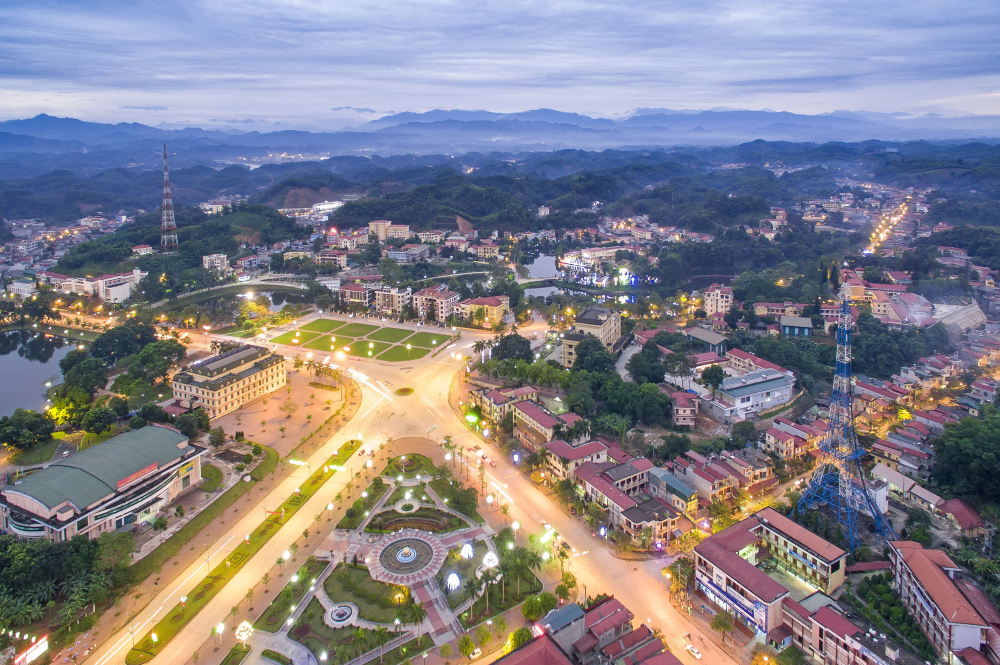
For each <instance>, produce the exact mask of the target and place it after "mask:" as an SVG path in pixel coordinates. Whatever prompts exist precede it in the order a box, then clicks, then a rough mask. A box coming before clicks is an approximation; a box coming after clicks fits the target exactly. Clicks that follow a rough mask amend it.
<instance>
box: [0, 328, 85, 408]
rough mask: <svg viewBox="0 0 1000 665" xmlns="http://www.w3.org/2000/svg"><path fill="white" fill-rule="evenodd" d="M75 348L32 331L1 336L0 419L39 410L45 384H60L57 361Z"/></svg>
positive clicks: (67, 342)
mask: <svg viewBox="0 0 1000 665" xmlns="http://www.w3.org/2000/svg"><path fill="white" fill-rule="evenodd" d="M75 344H76V343H75V342H74V341H73V340H69V339H64V338H62V337H55V336H47V335H45V333H38V332H35V331H33V330H31V331H29V330H14V331H10V332H4V333H0V377H3V380H2V381H0V415H8V414H11V413H13V412H14V409H17V408H21V409H40V408H42V406H43V405H44V402H45V382H46V381H52V382H53V383H55V382H57V381H59V378H60V371H59V361H60V360H62V359H63V357H65V355H66V354H67V353H69V352H70V351H72V350H73V349H74V348H75Z"/></svg>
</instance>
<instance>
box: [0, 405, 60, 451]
mask: <svg viewBox="0 0 1000 665" xmlns="http://www.w3.org/2000/svg"><path fill="white" fill-rule="evenodd" d="M54 431H55V426H54V425H53V423H52V420H51V419H50V418H49V417H48V416H47V415H45V414H42V413H38V412H37V411H30V410H27V409H14V413H13V415H10V416H3V417H2V418H0V444H3V445H8V446H11V447H12V448H19V449H21V450H25V449H27V448H31V447H33V446H36V445H38V444H39V443H43V442H45V441H48V440H49V439H51V438H52V432H54Z"/></svg>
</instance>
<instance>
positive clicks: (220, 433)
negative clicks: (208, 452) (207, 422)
mask: <svg viewBox="0 0 1000 665" xmlns="http://www.w3.org/2000/svg"><path fill="white" fill-rule="evenodd" d="M225 442H226V431H225V430H224V429H222V428H221V427H213V428H212V429H211V430H210V431H209V433H208V443H209V444H211V445H212V446H214V447H216V448H218V447H219V446H221V445H222V444H224V443H225Z"/></svg>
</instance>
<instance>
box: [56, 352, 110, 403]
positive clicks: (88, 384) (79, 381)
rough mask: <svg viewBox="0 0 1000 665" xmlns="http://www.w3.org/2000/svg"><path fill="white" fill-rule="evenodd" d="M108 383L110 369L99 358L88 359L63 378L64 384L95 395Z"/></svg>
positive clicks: (75, 366)
mask: <svg viewBox="0 0 1000 665" xmlns="http://www.w3.org/2000/svg"><path fill="white" fill-rule="evenodd" d="M107 382H108V368H107V366H106V365H105V364H104V363H102V362H101V361H100V360H98V359H97V358H87V359H86V360H83V361H81V362H78V363H77V364H76V365H74V366H73V368H72V369H70V370H69V371H68V372H66V374H65V376H64V377H63V383H64V384H65V385H69V386H78V387H80V388H82V389H83V390H86V391H87V392H88V393H89V394H91V395H93V394H94V393H95V392H96V391H97V389H98V388H103V387H104V386H105V385H106V384H107Z"/></svg>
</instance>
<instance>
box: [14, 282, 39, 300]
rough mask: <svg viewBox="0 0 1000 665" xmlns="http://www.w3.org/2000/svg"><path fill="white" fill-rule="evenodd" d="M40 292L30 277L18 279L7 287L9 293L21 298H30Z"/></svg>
mask: <svg viewBox="0 0 1000 665" xmlns="http://www.w3.org/2000/svg"><path fill="white" fill-rule="evenodd" d="M37 291H38V285H37V284H36V283H35V280H33V279H31V278H30V277H18V278H17V279H15V280H14V281H12V282H11V283H10V284H8V285H7V293H12V294H14V295H15V296H17V297H19V298H29V297H31V296H33V295H34V294H35V293H36V292H37Z"/></svg>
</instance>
